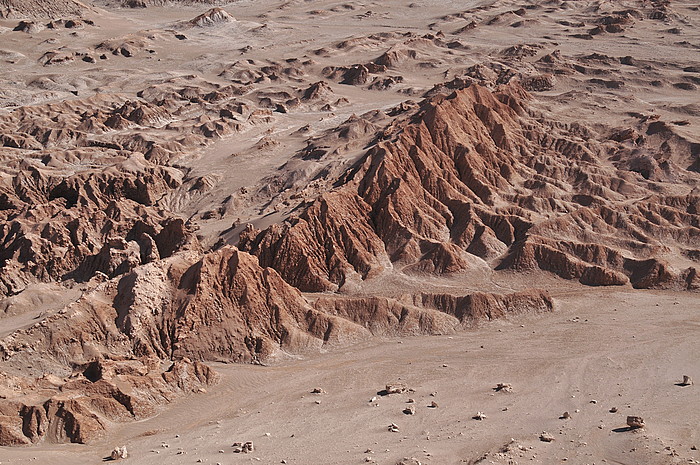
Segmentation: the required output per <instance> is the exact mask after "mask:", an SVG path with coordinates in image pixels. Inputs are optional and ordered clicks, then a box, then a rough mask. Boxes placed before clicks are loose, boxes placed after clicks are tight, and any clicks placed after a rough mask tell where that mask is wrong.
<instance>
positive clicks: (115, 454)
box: [109, 446, 129, 460]
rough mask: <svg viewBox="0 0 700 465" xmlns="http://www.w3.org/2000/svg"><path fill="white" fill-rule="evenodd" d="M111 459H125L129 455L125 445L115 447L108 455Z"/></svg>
mask: <svg viewBox="0 0 700 465" xmlns="http://www.w3.org/2000/svg"><path fill="white" fill-rule="evenodd" d="M109 457H110V458H111V459H112V460H119V459H125V458H127V457H129V453H128V452H127V450H126V446H122V447H115V448H114V450H112V453H111V454H110V455H109Z"/></svg>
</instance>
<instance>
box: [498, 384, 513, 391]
mask: <svg viewBox="0 0 700 465" xmlns="http://www.w3.org/2000/svg"><path fill="white" fill-rule="evenodd" d="M493 390H494V391H496V392H513V386H511V385H510V383H498V384H497V385H496V387H495V388H493Z"/></svg>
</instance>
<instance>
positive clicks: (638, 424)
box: [627, 415, 644, 429]
mask: <svg viewBox="0 0 700 465" xmlns="http://www.w3.org/2000/svg"><path fill="white" fill-rule="evenodd" d="M627 426H629V427H630V428H633V429H638V428H644V418H642V417H639V416H636V415H629V416H628V417H627Z"/></svg>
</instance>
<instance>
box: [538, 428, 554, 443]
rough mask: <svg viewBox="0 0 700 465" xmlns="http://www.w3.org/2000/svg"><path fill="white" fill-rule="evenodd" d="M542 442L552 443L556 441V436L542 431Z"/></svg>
mask: <svg viewBox="0 0 700 465" xmlns="http://www.w3.org/2000/svg"><path fill="white" fill-rule="evenodd" d="M540 441H542V442H552V441H554V436H552V435H551V434H549V433H548V432H546V431H542V433H541V434H540Z"/></svg>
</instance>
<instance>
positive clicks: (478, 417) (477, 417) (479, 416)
mask: <svg viewBox="0 0 700 465" xmlns="http://www.w3.org/2000/svg"><path fill="white" fill-rule="evenodd" d="M472 418H473V419H475V420H483V419H484V418H486V414H485V413H483V412H476V415H474V416H473V417H472Z"/></svg>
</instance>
